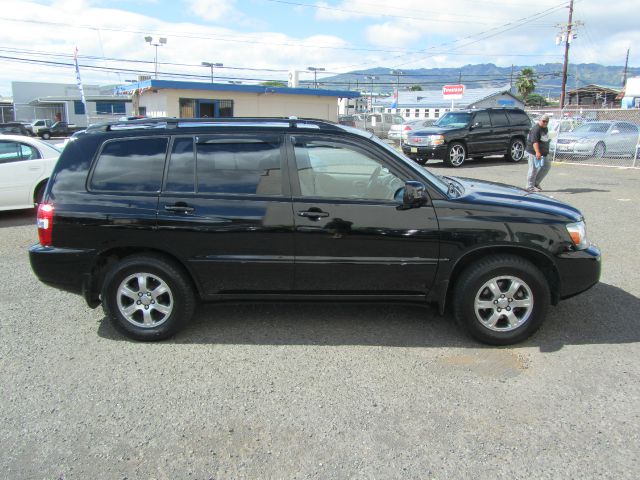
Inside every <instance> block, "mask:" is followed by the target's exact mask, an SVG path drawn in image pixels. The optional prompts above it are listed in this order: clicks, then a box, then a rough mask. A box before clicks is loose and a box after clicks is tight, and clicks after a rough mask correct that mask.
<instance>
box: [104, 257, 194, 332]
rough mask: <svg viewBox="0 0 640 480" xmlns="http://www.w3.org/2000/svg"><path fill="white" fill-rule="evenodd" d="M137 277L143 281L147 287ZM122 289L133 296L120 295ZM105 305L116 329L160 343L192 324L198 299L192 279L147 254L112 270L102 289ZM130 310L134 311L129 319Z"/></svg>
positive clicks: (118, 264) (123, 261) (170, 262)
mask: <svg viewBox="0 0 640 480" xmlns="http://www.w3.org/2000/svg"><path fill="white" fill-rule="evenodd" d="M138 277H142V278H143V279H144V284H145V285H144V286H142V287H141V285H140V282H139V281H138ZM136 287H137V288H136ZM121 288H122V289H123V290H124V288H127V291H128V292H130V293H131V295H126V294H123V293H121V291H122V290H121ZM165 288H166V291H165V290H164V289H165ZM154 292H155V293H154ZM102 306H103V309H104V312H105V314H106V316H107V317H108V318H109V320H110V321H111V323H112V324H113V326H114V327H115V328H116V329H117V330H118V331H120V332H121V333H123V334H124V335H126V336H128V337H129V338H132V339H134V340H142V341H157V340H164V339H166V338H169V337H171V336H173V335H175V334H176V333H177V332H178V331H180V330H181V329H182V328H183V327H184V326H185V325H186V324H187V323H188V322H189V320H190V319H191V317H192V316H193V312H194V310H195V296H194V292H193V287H192V284H191V282H190V280H189V278H188V277H187V276H186V274H185V273H183V271H182V269H181V268H180V267H179V266H178V265H176V264H174V263H173V262H172V261H170V260H168V259H166V258H164V257H162V256H159V255H152V254H147V255H139V256H132V257H127V258H125V259H123V260H122V261H120V262H119V263H117V264H116V265H115V266H114V267H113V268H111V270H109V272H108V273H107V275H106V277H105V280H104V284H103V286H102ZM127 309H130V310H131V311H132V312H131V314H130V315H128V316H127V315H126V313H125V312H126V311H127ZM145 322H146V323H147V325H145V324H144V323H145Z"/></svg>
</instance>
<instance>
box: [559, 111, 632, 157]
mask: <svg viewBox="0 0 640 480" xmlns="http://www.w3.org/2000/svg"><path fill="white" fill-rule="evenodd" d="M639 141H640V136H639V131H638V126H637V125H634V124H633V123H630V122H619V121H613V120H607V121H596V122H586V123H584V124H582V125H580V126H579V127H577V128H575V129H574V130H572V131H571V132H567V133H561V134H559V135H558V138H557V139H556V140H555V141H552V142H551V144H550V150H551V151H552V152H555V154H556V155H579V156H588V157H595V158H602V157H604V156H607V155H630V156H633V155H635V152H636V146H637V145H638V143H639Z"/></svg>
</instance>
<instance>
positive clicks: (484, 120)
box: [473, 112, 491, 127]
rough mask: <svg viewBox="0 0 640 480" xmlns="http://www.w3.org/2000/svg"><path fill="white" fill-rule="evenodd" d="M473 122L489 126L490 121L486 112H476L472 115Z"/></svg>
mask: <svg viewBox="0 0 640 480" xmlns="http://www.w3.org/2000/svg"><path fill="white" fill-rule="evenodd" d="M473 123H479V124H480V125H481V126H483V127H490V126H491V121H490V120H489V114H488V113H487V112H478V113H476V116H475V117H473Z"/></svg>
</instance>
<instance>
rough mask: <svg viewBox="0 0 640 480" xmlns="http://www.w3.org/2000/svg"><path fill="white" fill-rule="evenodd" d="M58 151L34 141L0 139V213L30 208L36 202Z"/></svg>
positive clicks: (17, 137)
mask: <svg viewBox="0 0 640 480" xmlns="http://www.w3.org/2000/svg"><path fill="white" fill-rule="evenodd" d="M61 152H62V151H61V150H60V149H58V148H56V147H54V146H53V145H50V144H48V143H46V142H43V141H40V140H36V139H34V138H29V137H25V136H22V135H2V136H0V210H17V209H21V208H33V207H34V205H36V204H37V203H39V202H40V199H41V198H42V194H43V192H44V188H45V187H46V186H47V181H48V180H49V176H50V175H51V171H52V170H53V167H54V165H55V163H56V162H57V161H58V157H59V156H60V153H61Z"/></svg>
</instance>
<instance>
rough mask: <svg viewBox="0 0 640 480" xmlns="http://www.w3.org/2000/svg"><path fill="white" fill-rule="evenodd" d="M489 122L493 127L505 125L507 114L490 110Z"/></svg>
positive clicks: (507, 122)
mask: <svg viewBox="0 0 640 480" xmlns="http://www.w3.org/2000/svg"><path fill="white" fill-rule="evenodd" d="M491 123H492V124H493V126H494V127H506V126H508V125H509V120H507V114H506V113H504V112H491Z"/></svg>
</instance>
